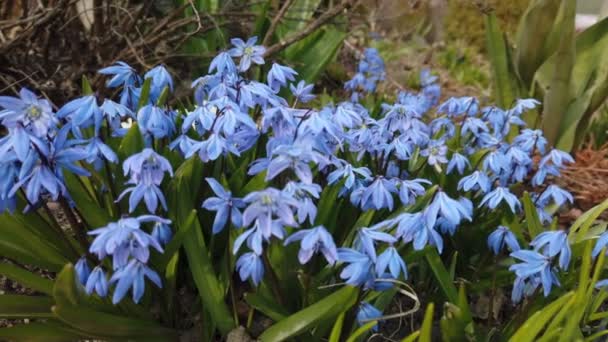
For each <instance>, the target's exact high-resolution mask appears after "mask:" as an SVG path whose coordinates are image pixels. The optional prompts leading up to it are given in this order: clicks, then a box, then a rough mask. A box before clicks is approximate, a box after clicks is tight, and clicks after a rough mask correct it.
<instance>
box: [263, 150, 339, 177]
mask: <svg viewBox="0 0 608 342" xmlns="http://www.w3.org/2000/svg"><path fill="white" fill-rule="evenodd" d="M272 154H273V155H272V157H271V160H270V163H269V164H268V169H267V174H266V181H269V180H271V179H274V178H275V177H276V176H278V175H279V174H280V173H282V172H283V171H285V170H287V169H290V170H292V171H293V172H294V173H295V174H296V176H297V177H298V178H299V179H300V181H301V182H303V183H306V184H311V183H312V177H313V174H312V170H311V168H310V164H311V163H315V164H316V163H321V162H325V163H327V160H326V157H324V156H323V155H322V154H320V153H318V152H315V151H314V150H312V148H311V146H310V145H305V144H293V145H281V146H279V147H277V148H276V149H275V150H274V151H273V152H272Z"/></svg>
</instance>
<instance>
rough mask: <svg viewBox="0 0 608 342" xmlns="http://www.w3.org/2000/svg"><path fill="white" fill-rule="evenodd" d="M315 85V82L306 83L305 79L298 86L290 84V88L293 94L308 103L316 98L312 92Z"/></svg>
mask: <svg viewBox="0 0 608 342" xmlns="http://www.w3.org/2000/svg"><path fill="white" fill-rule="evenodd" d="M313 87H314V84H306V82H305V81H303V80H302V81H300V82H298V85H297V86H294V85H293V84H290V85H289V89H290V90H291V93H292V94H293V96H295V97H296V99H297V100H298V101H300V102H302V103H307V102H309V101H311V100H312V99H314V98H315V95H314V94H312V89H313Z"/></svg>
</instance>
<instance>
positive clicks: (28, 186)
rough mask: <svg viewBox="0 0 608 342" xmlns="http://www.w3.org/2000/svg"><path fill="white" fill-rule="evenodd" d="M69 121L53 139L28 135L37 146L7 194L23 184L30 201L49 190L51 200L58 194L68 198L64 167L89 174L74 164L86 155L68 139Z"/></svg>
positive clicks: (30, 153) (12, 194) (24, 162)
mask: <svg viewBox="0 0 608 342" xmlns="http://www.w3.org/2000/svg"><path fill="white" fill-rule="evenodd" d="M69 129H70V127H69V126H68V125H66V126H64V127H62V128H61V129H60V130H59V132H58V133H57V135H56V136H55V137H54V138H53V140H52V141H44V140H40V139H38V138H36V137H30V139H31V140H32V143H33V144H34V145H35V146H36V150H35V151H34V150H30V152H29V153H28V154H27V157H26V158H25V160H24V161H23V164H22V165H21V169H20V170H19V175H18V181H17V182H16V183H15V184H14V185H13V187H12V189H11V191H10V193H9V196H10V197H13V196H14V195H15V194H16V193H17V191H18V190H19V189H20V188H22V187H23V188H24V190H25V195H26V197H27V199H28V200H29V202H30V203H37V202H38V200H39V199H40V196H41V194H42V193H44V192H46V193H48V194H49V195H50V196H51V198H52V199H53V200H57V199H58V198H59V196H60V195H61V196H63V197H66V198H69V194H68V192H67V189H66V187H65V185H64V176H63V172H64V170H68V171H70V172H72V173H74V174H76V175H79V176H85V177H88V176H90V173H89V172H88V171H87V170H85V169H83V168H82V167H80V166H78V165H76V164H75V163H77V162H78V161H82V160H84V159H86V158H87V153H86V152H85V151H84V150H83V149H82V148H79V147H74V146H73V145H74V143H73V142H72V141H69V140H68V139H67V135H68V131H69Z"/></svg>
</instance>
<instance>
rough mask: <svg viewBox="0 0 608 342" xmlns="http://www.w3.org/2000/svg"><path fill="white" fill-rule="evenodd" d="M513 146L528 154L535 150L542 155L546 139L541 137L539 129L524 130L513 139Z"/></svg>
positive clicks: (541, 133)
mask: <svg viewBox="0 0 608 342" xmlns="http://www.w3.org/2000/svg"><path fill="white" fill-rule="evenodd" d="M513 144H514V145H516V146H519V147H520V148H521V149H522V150H524V151H526V152H528V153H532V152H533V151H534V149H535V148H536V149H538V151H539V152H540V153H541V154H544V153H545V146H546V145H547V139H545V137H543V132H542V131H541V130H539V129H536V130H532V129H524V130H523V131H521V133H520V134H519V135H518V136H516V137H515V139H514V140H513Z"/></svg>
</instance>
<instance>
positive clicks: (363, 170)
mask: <svg viewBox="0 0 608 342" xmlns="http://www.w3.org/2000/svg"><path fill="white" fill-rule="evenodd" d="M371 176H372V172H371V171H370V170H369V169H368V168H367V167H364V166H363V167H353V166H352V165H351V164H349V163H347V162H346V161H343V162H340V163H339V166H338V168H337V169H336V170H334V171H332V172H331V173H330V174H329V175H328V176H327V182H328V183H329V184H330V185H332V184H335V183H336V182H338V181H339V180H342V179H343V180H344V187H345V188H346V189H351V188H352V187H353V186H354V185H355V182H357V180H359V179H360V180H367V179H369V178H370V177H371Z"/></svg>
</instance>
